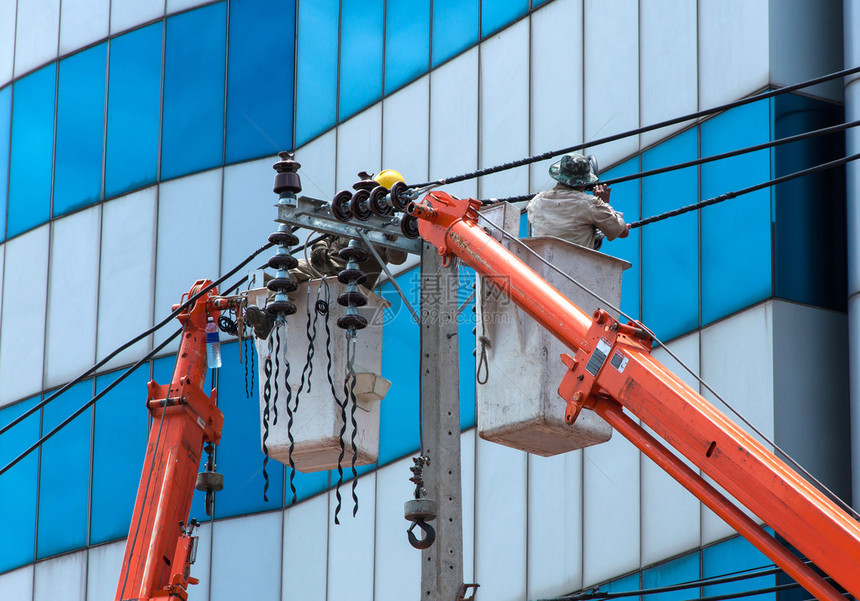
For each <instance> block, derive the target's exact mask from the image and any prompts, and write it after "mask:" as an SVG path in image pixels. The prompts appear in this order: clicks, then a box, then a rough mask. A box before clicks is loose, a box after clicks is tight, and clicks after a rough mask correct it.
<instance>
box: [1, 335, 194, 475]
mask: <svg viewBox="0 0 860 601" xmlns="http://www.w3.org/2000/svg"><path fill="white" fill-rule="evenodd" d="M181 333H182V328H180V329H178V330H176V331H175V332H174V333H173V334H171V335H170V336H168V337H167V339H165V341H164V342H162V343H161V344H159V345H158V346H156V347H155V348H154V349H152V350H151V351H149V352H148V353H147V354H146V355H144V356H143V357H142V358H141V359H139V360H138V361H137V363H135V364H134V365H132V366H131V367H129V368H128V369H127V370H126V372H125V373H123V374H122V375H121V376H120V377H118V378H117V379H116V380H114V381H113V382H111V383H110V384H109V385H108V386H106V387H105V389H104V390H102V391H101V392H100V393H98V394H97V395H95V396H94V397H93V398H92V399H90V400H89V401H87V402H86V403H84V405H83V406H82V407H81V408H80V409H78V410H77V411H75V412H74V413H72V414H71V415H70V416H69V417H67V418H66V419H65V420H63V421H62V422H61V423H60V425H58V426H57V427H56V428H54V429H53V430H51V431H50V432H48V433H47V434H45V435H44V436H42V437H41V438H40V439H39V440H37V441H36V442H35V443H33V444H32V445H31V446H30V447H29V448H28V449H27V450H26V451H24V452H23V453H21V454H20V455H18V456H17V457H16V458H15V459H13V460H12V461H10V462H9V463H7V464H6V466H5V467H4V468H3V469H0V476H2V475H3V474H5V473H6V472H7V471H9V470H10V469H11V468H12V467H13V466H14V465H15V464H16V463H18V462H19V461H21V460H22V459H24V457H26V456H27V455H29V454H30V453H32V452H33V451H35V450H36V449H38V448H39V447H40V446H41V445H42V444H43V443H44V442H45V441H47V440H48V439H49V438H51V437H52V436H53V435H54V434H56V433H57V432H59V431H60V430H62V429H63V428H65V427H66V426H67V425H69V423H70V422H71V421H72V420H74V419H75V418H76V417H78V416H79V415H80V414H81V413H83V412H84V411H86V410H87V409H89V408H90V407H91V406H92V405H93V404H94V403H95V402H96V401H98V400H99V399H100V398H102V397H103V396H104V395H106V394H107V393H108V392H110V391H111V390H113V389H114V388H115V387H116V386H117V385H118V384H119V383H120V382H122V381H123V380H125V379H126V378H127V377H128V376H129V375H131V373H132V372H133V371H134V370H136V369H137V368H138V367H140V366H141V365H143V364H144V363H146V362H147V361H149V360H150V359H151V358H152V357H153V356H154V355H155V354H156V353H158V352H159V351H160V350H161V349H163V348H164V347H165V346H167V344H168V343H169V342H172V341H173V339H174V338H176V337H177V336H179V335H180V334H181Z"/></svg>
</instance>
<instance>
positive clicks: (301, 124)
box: [296, 0, 339, 147]
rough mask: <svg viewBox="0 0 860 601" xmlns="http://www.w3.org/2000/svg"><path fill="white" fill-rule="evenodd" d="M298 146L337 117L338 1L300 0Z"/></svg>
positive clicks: (325, 128) (319, 132) (317, 133)
mask: <svg viewBox="0 0 860 601" xmlns="http://www.w3.org/2000/svg"><path fill="white" fill-rule="evenodd" d="M298 2H299V30H298V32H297V36H298V50H297V52H298V56H297V57H296V58H297V67H296V69H297V70H296V147H299V146H301V145H302V144H304V143H305V142H308V141H309V140H311V139H312V138H315V137H316V136H318V135H319V134H321V133H323V132H324V131H326V130H327V129H329V128H330V127H333V126H334V124H335V120H336V119H337V114H336V111H337V45H338V17H339V12H338V11H339V2H338V0H298Z"/></svg>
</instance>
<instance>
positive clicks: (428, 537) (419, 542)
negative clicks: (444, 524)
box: [406, 520, 436, 549]
mask: <svg viewBox="0 0 860 601" xmlns="http://www.w3.org/2000/svg"><path fill="white" fill-rule="evenodd" d="M415 526H418V527H419V528H421V530H423V531H424V538H422V539H419V538H418V537H416V536H415V535H414V534H413V533H412V529H413V528H415ZM406 537H407V538H408V539H409V544H410V545H412V546H413V547H415V548H416V549H429V548H430V545H432V544H433V542H434V541H435V540H436V530H434V529H433V526H431V525H430V524H428V523H427V522H425V521H424V520H415V521H414V522H412V525H411V526H409V530H407V531H406Z"/></svg>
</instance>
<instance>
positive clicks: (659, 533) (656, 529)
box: [642, 332, 701, 565]
mask: <svg viewBox="0 0 860 601" xmlns="http://www.w3.org/2000/svg"><path fill="white" fill-rule="evenodd" d="M669 348H670V350H671V351H672V352H673V353H674V354H675V355H677V356H678V358H679V359H680V360H681V361H683V362H684V364H685V365H687V366H688V367H690V368H691V369H693V370H694V371H695V372H696V373H698V371H699V334H698V332H694V333H693V334H689V335H687V336H683V337H682V338H678V339H677V340H675V341H673V342H672V343H671V344H670V345H669ZM653 355H654V357H655V358H657V359H658V360H659V361H660V362H661V363H663V364H664V365H665V366H666V367H668V368H669V370H671V371H672V372H673V373H674V374H676V375H677V376H679V377H681V378H682V379H683V380H684V381H685V382H687V383H688V384H690V386H691V387H692V388H693V390H696V391H698V389H699V386H698V382H697V381H696V380H695V378H693V377H692V376H691V375H689V373H688V372H687V371H686V370H684V368H682V367H681V366H680V364H678V362H676V361H675V360H674V359H672V358H671V357H670V356H669V355H668V354H667V353H666V351H665V350H664V349H656V350H655V351H654V353H653ZM646 429H647V430H648V431H649V432H650V433H651V434H653V433H654V432H653V431H651V430H650V429H648V428H646ZM668 448H669V449H670V450H671V447H668ZM675 454H676V455H678V453H675ZM684 461H685V463H687V465H688V466H689V467H691V468H692V469H693V470H695V471H696V472H697V473H698V471H699V470H698V468H696V467H695V466H694V465H693V464H692V463H690V462H689V461H686V460H684ZM700 524H701V504H700V503H699V501H698V499H696V497H694V496H693V494H692V493H691V492H689V491H688V490H687V489H686V488H684V487H683V486H681V485H680V484H678V482H676V481H675V479H673V478H672V477H671V476H669V475H668V474H667V473H666V472H664V471H663V470H662V469H661V468H659V467H658V466H657V464H656V463H654V462H653V461H651V460H650V459H648V458H647V457H645V456H643V457H642V563H643V564H644V565H648V564H652V563H656V562H658V561H662V560H664V559H668V558H669V557H672V556H675V555H679V554H681V553H683V552H684V551H687V550H689V549H692V548H694V547H697V546H698V545H699V539H700Z"/></svg>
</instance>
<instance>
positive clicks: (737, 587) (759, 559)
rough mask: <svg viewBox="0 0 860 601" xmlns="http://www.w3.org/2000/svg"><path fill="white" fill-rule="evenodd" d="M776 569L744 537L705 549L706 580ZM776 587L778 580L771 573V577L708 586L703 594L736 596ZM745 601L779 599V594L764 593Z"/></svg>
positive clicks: (703, 570)
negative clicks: (777, 597) (745, 572)
mask: <svg viewBox="0 0 860 601" xmlns="http://www.w3.org/2000/svg"><path fill="white" fill-rule="evenodd" d="M772 566H773V563H772V562H770V561H769V560H768V559H767V558H766V557H765V556H764V555H762V554H761V553H760V552H759V551H758V550H756V549H755V548H754V547H753V546H752V545H751V544H749V543H748V542H747V541H746V539H744V538H741V537H736V538H733V539H730V540H727V541H724V542H721V543H719V544H716V545H713V546H711V547H706V548H705V549H703V550H702V577H703V578H716V577H718V576H725V575H727V574H736V573H738V572H741V571H746V570H757V569H766V568H768V567H772ZM775 584H776V577H775V576H774V575H773V574H771V575H769V576H760V577H758V578H749V579H745V580H738V581H737V582H727V583H725V584H717V585H712V586H706V587H704V589H703V591H702V594H703V596H705V597H710V596H716V595H730V594H732V593H742V592H746V591H753V590H758V589H763V588H768V587H772V586H774V585H775ZM744 599H752V600H754V601H768V600H775V599H776V593H764V594H761V595H754V596H750V597H744Z"/></svg>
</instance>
